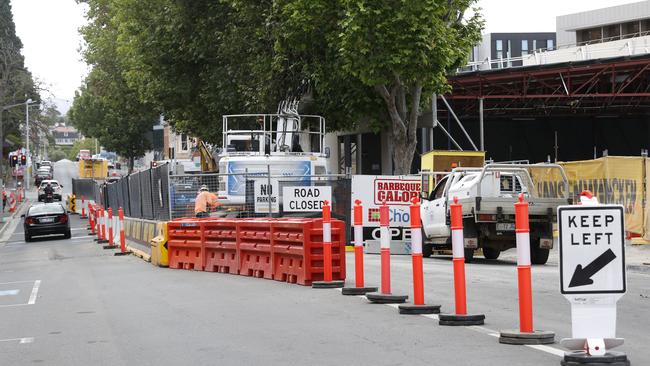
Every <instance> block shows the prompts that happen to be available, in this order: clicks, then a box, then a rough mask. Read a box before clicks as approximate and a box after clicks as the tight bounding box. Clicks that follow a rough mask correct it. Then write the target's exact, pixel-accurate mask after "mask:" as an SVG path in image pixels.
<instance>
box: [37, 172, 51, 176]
mask: <svg viewBox="0 0 650 366" xmlns="http://www.w3.org/2000/svg"><path fill="white" fill-rule="evenodd" d="M36 175H38V176H39V177H49V176H50V173H49V172H38V173H36Z"/></svg>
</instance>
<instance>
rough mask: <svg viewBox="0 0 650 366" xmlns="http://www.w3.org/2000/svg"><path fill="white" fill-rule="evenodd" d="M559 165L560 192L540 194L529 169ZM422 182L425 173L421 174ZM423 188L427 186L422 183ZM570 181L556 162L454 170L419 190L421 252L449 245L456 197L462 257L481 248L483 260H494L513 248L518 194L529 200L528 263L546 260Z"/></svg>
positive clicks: (468, 259)
mask: <svg viewBox="0 0 650 366" xmlns="http://www.w3.org/2000/svg"><path fill="white" fill-rule="evenodd" d="M539 168H541V169H558V170H559V172H558V173H559V174H557V176H559V177H561V180H562V183H563V184H564V188H565V189H564V190H563V192H564V194H563V196H561V197H551V198H548V197H540V196H539V195H538V194H537V189H536V188H535V184H534V182H533V180H532V178H531V175H530V173H529V170H530V169H539ZM422 178H423V180H424V179H425V178H426V179H427V180H428V179H429V177H428V176H427V175H426V174H423V175H422ZM423 186H425V185H424V184H423ZM568 192H569V189H568V180H567V177H566V174H565V173H564V170H563V169H562V167H561V166H559V165H557V164H517V165H513V164H486V165H485V166H484V167H482V168H456V169H453V170H452V171H451V173H449V174H448V175H446V176H444V177H443V178H442V179H440V181H439V182H438V184H437V185H436V186H435V188H434V189H433V190H432V191H431V192H430V193H428V192H423V195H422V196H423V197H422V205H421V209H420V210H421V218H422V231H423V238H424V245H423V248H422V249H423V255H424V256H427V257H428V256H431V254H433V252H434V251H441V250H449V249H451V230H450V227H449V224H450V217H449V205H450V204H451V203H453V201H454V198H458V202H459V203H460V204H462V206H463V232H464V245H465V261H466V262H471V261H472V259H473V258H474V252H475V250H477V249H479V248H481V249H483V255H484V256H485V258H486V259H497V258H498V257H499V255H500V253H501V252H502V251H504V250H507V249H510V248H514V247H515V246H516V243H515V206H514V204H515V203H516V202H517V201H518V196H519V194H520V193H522V194H523V195H524V197H525V200H526V202H528V204H529V222H530V246H531V253H530V254H531V262H532V263H533V264H544V263H546V261H547V260H548V255H549V250H550V249H551V248H552V247H553V223H554V222H555V215H556V209H557V207H558V206H559V205H563V204H570V203H571V199H570V198H569V197H568V196H567V195H568Z"/></svg>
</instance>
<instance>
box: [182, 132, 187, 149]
mask: <svg viewBox="0 0 650 366" xmlns="http://www.w3.org/2000/svg"><path fill="white" fill-rule="evenodd" d="M187 150H188V146H187V135H186V134H182V135H181V151H187Z"/></svg>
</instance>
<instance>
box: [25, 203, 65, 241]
mask: <svg viewBox="0 0 650 366" xmlns="http://www.w3.org/2000/svg"><path fill="white" fill-rule="evenodd" d="M22 217H23V218H24V219H25V220H24V222H23V229H24V232H25V241H26V242H30V241H31V240H32V238H33V237H34V236H39V235H52V234H59V235H63V237H64V238H65V239H69V238H70V237H71V236H72V235H71V233H70V218H69V216H68V214H67V213H66V211H65V207H63V205H62V204H60V203H37V204H35V205H32V206H30V207H29V209H27V213H26V214H24V215H22Z"/></svg>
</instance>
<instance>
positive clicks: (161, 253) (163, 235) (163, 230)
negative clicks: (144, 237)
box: [151, 222, 169, 267]
mask: <svg viewBox="0 0 650 366" xmlns="http://www.w3.org/2000/svg"><path fill="white" fill-rule="evenodd" d="M157 230H158V232H159V233H160V234H159V235H158V236H156V237H155V238H153V239H151V264H153V265H154V266H158V267H169V252H168V250H167V240H168V238H169V236H168V231H167V222H161V223H159V224H158V228H157Z"/></svg>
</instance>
